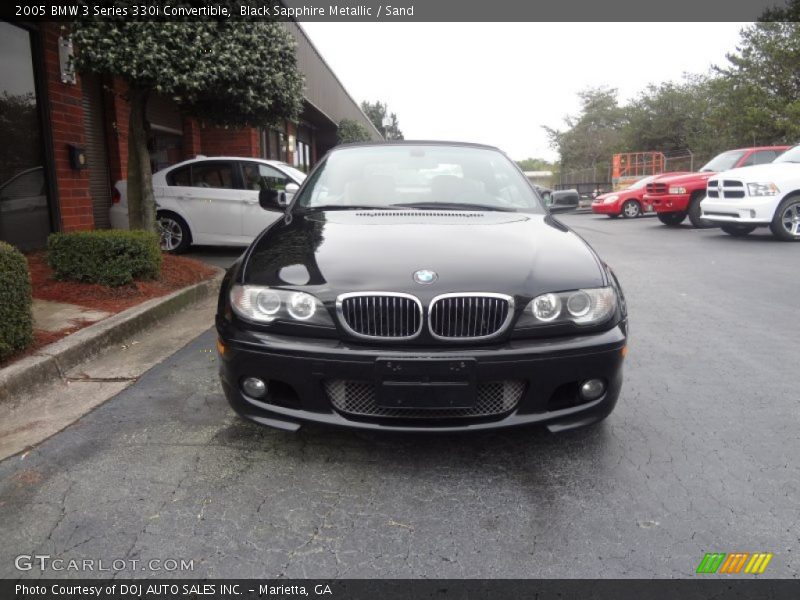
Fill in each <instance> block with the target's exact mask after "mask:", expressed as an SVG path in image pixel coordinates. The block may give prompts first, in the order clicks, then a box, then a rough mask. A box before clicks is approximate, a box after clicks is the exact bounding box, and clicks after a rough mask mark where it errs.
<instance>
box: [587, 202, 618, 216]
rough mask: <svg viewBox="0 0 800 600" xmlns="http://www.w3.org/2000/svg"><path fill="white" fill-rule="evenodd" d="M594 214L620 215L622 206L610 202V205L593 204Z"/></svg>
mask: <svg viewBox="0 0 800 600" xmlns="http://www.w3.org/2000/svg"><path fill="white" fill-rule="evenodd" d="M592 212H593V213H595V214H597V215H618V214H619V212H620V206H619V203H618V202H609V203H608V204H604V203H603V202H592Z"/></svg>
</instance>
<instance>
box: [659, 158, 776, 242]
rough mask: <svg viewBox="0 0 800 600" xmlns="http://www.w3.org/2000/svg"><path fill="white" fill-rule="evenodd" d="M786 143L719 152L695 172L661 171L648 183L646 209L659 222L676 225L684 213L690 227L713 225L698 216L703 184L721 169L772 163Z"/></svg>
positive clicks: (681, 220) (704, 192) (704, 188)
mask: <svg viewBox="0 0 800 600" xmlns="http://www.w3.org/2000/svg"><path fill="white" fill-rule="evenodd" d="M788 149H789V146H761V147H758V148H739V149H738V150H728V151H727V152H723V153H722V154H718V155H717V156H715V157H714V158H712V159H711V160H710V161H709V162H708V163H707V164H705V165H704V166H703V167H702V168H701V169H700V171H698V172H697V173H664V174H663V175H659V176H658V177H656V178H655V179H654V180H653V181H651V182H650V183H648V184H647V189H646V192H645V194H644V197H643V202H644V205H645V210H654V211H655V212H656V214H657V216H658V219H659V221H661V222H662V223H663V224H664V225H668V226H670V227H677V226H678V225H680V224H681V223H683V220H684V219H685V218H686V216H687V215H688V216H689V220H690V221H691V222H692V226H693V227H714V225H712V224H711V223H710V222H708V221H706V220H705V219H702V218H701V217H700V214H701V211H700V202H701V201H702V200H703V198H705V197H706V183H707V182H708V180H709V178H711V177H713V176H714V175H715V174H716V173H718V172H720V171H728V170H729V169H735V168H738V167H749V166H751V165H761V164H764V163H770V162H772V161H773V160H774V159H775V158H776V157H777V156H778V155H779V154H781V153H782V152H783V151H784V150H788Z"/></svg>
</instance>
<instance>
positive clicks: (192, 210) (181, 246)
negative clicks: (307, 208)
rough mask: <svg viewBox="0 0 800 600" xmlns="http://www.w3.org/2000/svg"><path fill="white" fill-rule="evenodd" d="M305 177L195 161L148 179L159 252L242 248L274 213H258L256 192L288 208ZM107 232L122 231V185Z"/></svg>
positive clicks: (227, 161) (262, 165) (263, 163)
mask: <svg viewBox="0 0 800 600" xmlns="http://www.w3.org/2000/svg"><path fill="white" fill-rule="evenodd" d="M305 178H306V175H305V173H303V172H302V171H299V170H298V169H295V168H294V167H292V166H290V165H287V164H286V163H282V162H279V161H275V160H263V159H259V158H241V157H229V156H219V157H205V156H198V157H197V158H193V159H191V160H187V161H184V162H181V163H178V164H176V165H172V166H171V167H167V168H166V169H162V170H160V171H158V172H156V173H153V193H154V194H155V199H156V205H157V209H156V218H157V220H158V227H159V230H160V232H161V248H162V249H163V250H166V251H168V252H175V253H179V252H183V251H185V250H186V249H187V248H188V247H189V246H190V245H191V244H199V245H209V246H247V245H249V244H250V242H252V241H253V238H255V237H256V235H258V234H259V233H261V232H262V231H263V230H264V229H265V228H266V227H267V226H269V225H271V224H272V223H273V222H275V221H276V220H277V219H278V218H280V213H277V212H274V211H267V210H264V209H263V208H261V206H260V204H259V202H258V195H259V192H260V191H261V190H262V189H274V190H278V191H281V192H284V193H285V194H286V201H287V203H288V202H291V200H292V197H293V196H294V194H295V192H297V190H298V188H299V187H300V184H302V183H303V180H304V179H305ZM110 219H111V226H112V227H113V228H114V229H128V202H127V184H126V182H125V181H118V182H117V183H116V185H115V193H114V199H113V204H112V205H111V210H110Z"/></svg>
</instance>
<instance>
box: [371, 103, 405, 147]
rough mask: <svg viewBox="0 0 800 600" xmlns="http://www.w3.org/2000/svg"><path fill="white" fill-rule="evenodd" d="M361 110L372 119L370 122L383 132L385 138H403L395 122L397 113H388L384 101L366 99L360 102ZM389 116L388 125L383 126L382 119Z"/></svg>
mask: <svg viewBox="0 0 800 600" xmlns="http://www.w3.org/2000/svg"><path fill="white" fill-rule="evenodd" d="M361 110H363V111H364V114H365V115H367V117H369V120H370V121H372V124H373V125H375V128H376V129H377V130H378V131H380V132H382V133H383V137H384V138H385V139H386V140H402V139H403V132H402V131H400V126H399V125H398V122H397V115H396V114H395V113H388V114H387V111H388V110H389V108H388V106H387V105H386V103H385V102H380V101H377V102H374V103H373V102H367V101H366V100H365V101H364V102H362V103H361ZM387 116H388V117H389V121H390V123H389V125H388V126H384V124H383V120H384V119H385V118H386V117H387Z"/></svg>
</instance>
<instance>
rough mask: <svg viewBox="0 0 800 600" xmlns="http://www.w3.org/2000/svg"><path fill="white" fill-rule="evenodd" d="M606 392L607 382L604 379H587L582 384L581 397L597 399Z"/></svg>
mask: <svg viewBox="0 0 800 600" xmlns="http://www.w3.org/2000/svg"><path fill="white" fill-rule="evenodd" d="M605 393H606V383H605V381H603V380H602V379H587V380H586V381H584V382H583V384H582V385H581V398H583V399H584V400H597V399H598V398H599V397H600V396H602V395H603V394H605Z"/></svg>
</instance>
